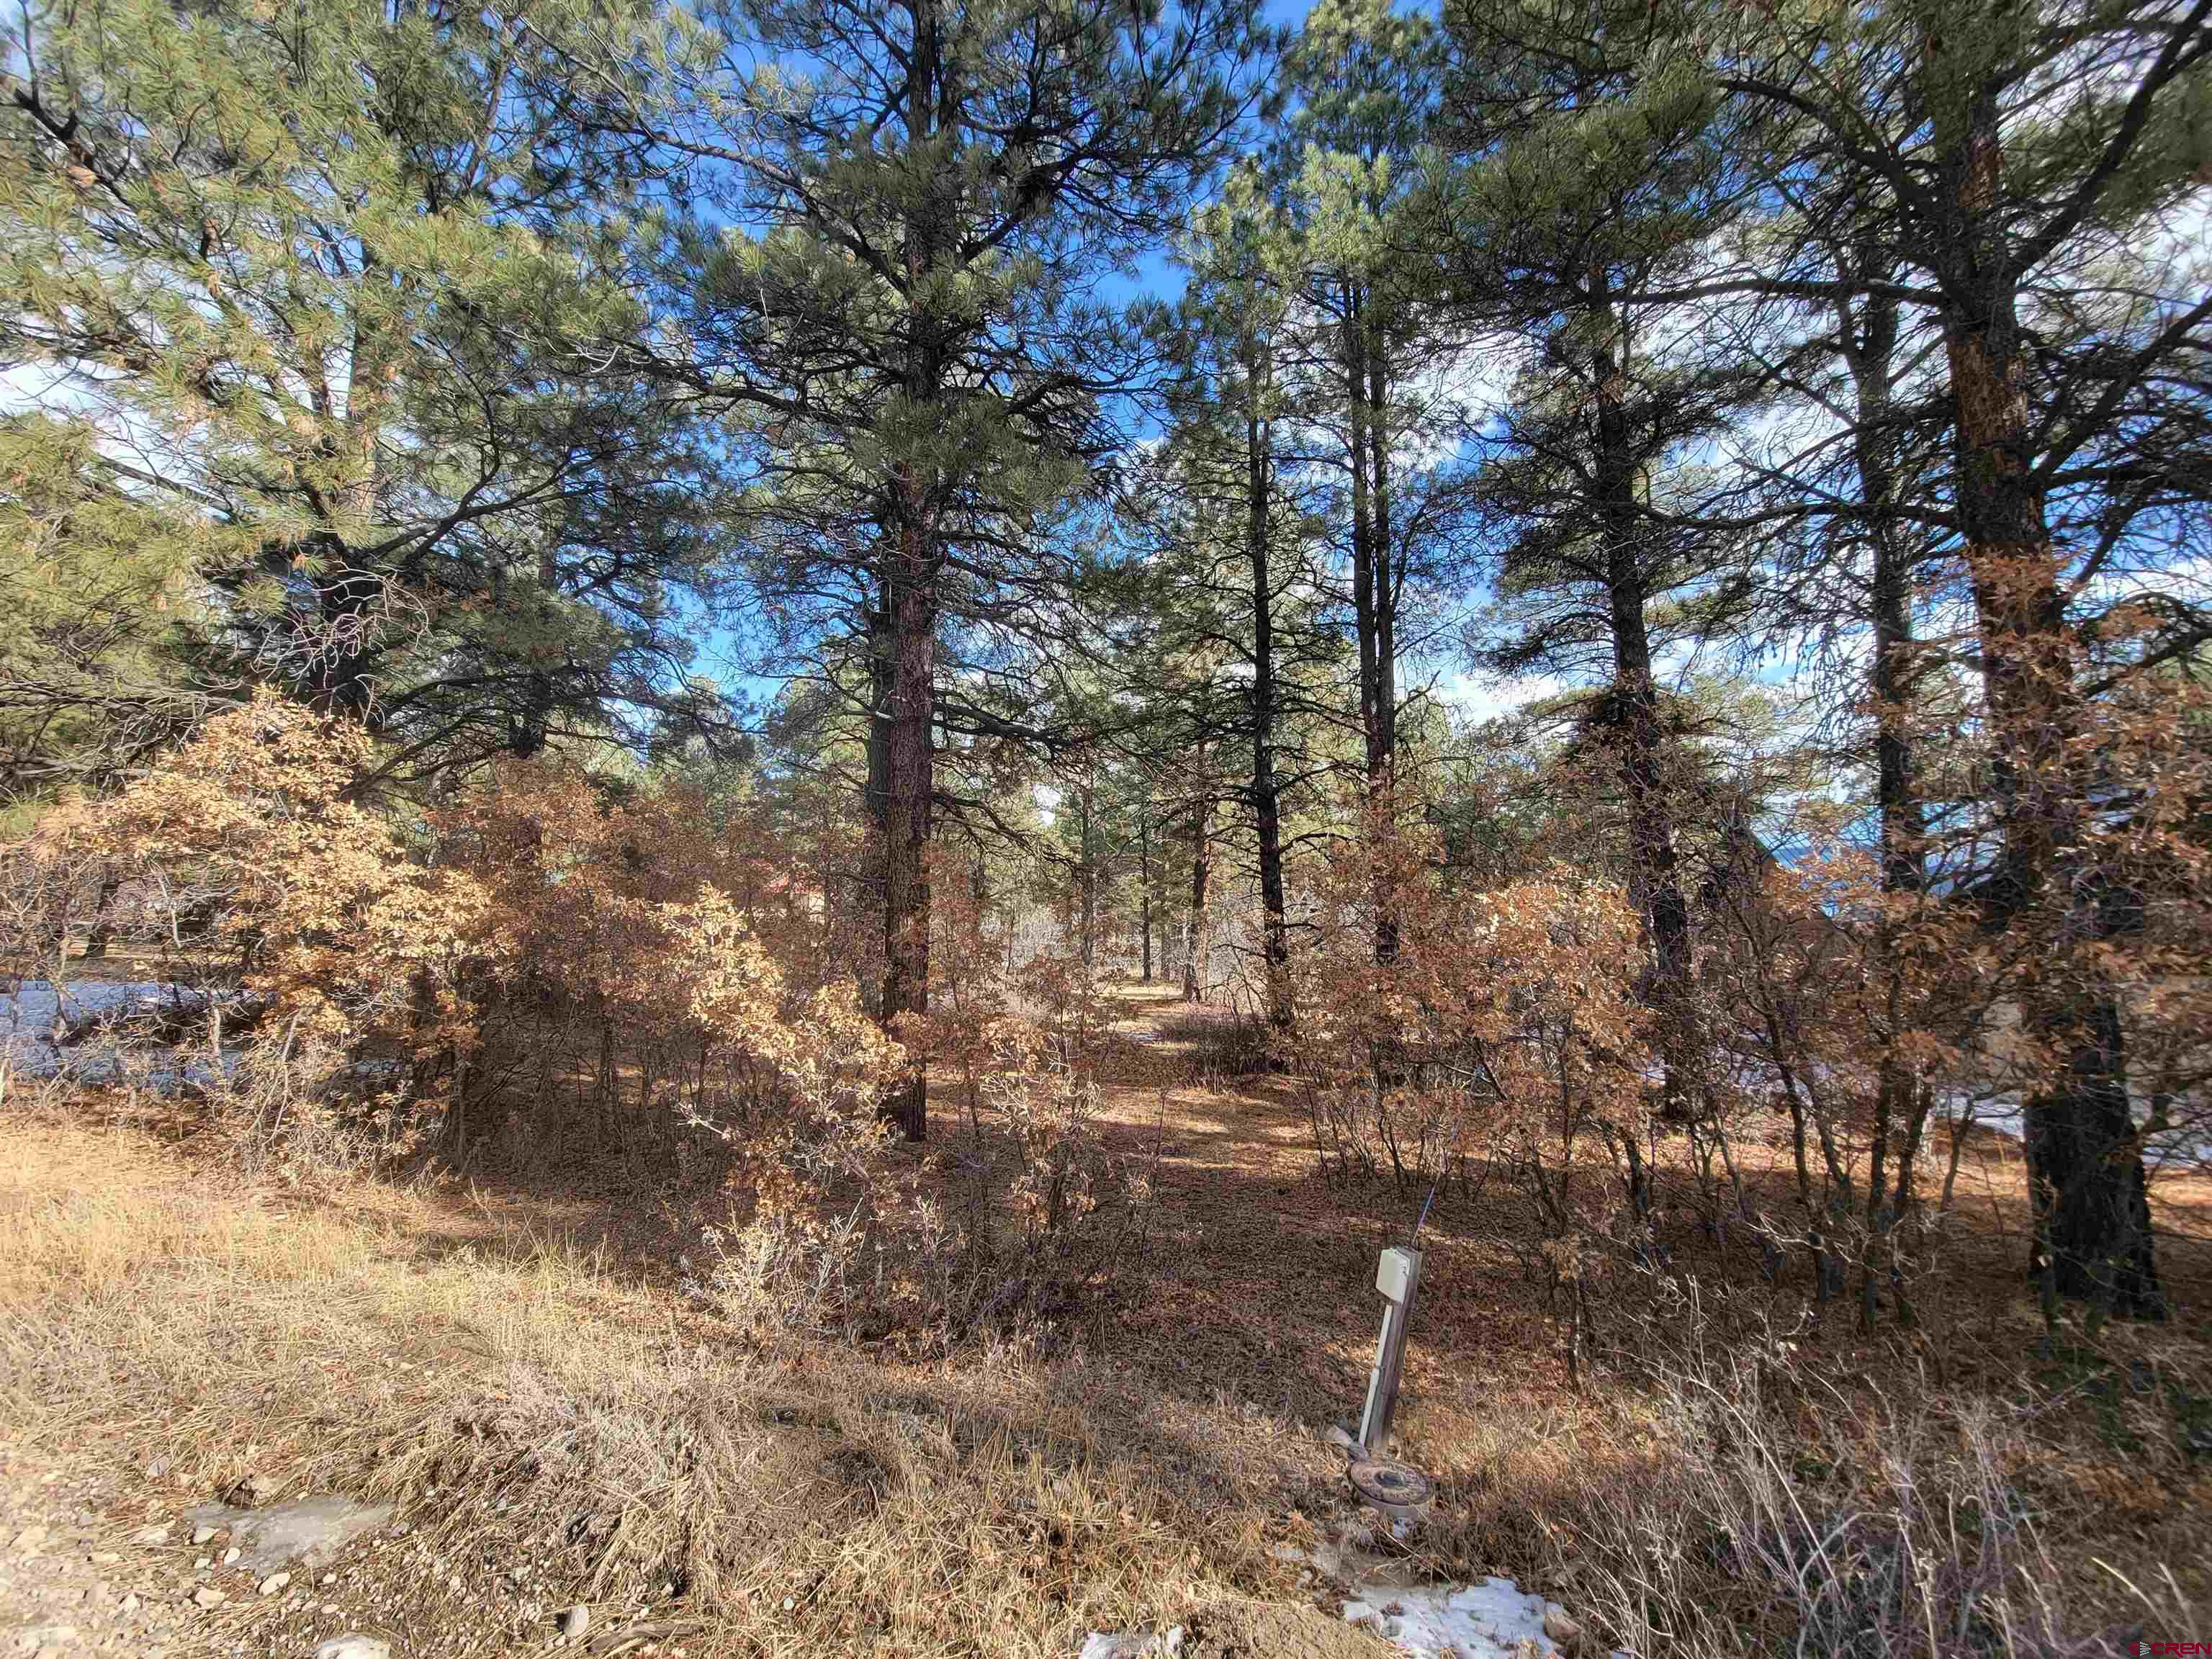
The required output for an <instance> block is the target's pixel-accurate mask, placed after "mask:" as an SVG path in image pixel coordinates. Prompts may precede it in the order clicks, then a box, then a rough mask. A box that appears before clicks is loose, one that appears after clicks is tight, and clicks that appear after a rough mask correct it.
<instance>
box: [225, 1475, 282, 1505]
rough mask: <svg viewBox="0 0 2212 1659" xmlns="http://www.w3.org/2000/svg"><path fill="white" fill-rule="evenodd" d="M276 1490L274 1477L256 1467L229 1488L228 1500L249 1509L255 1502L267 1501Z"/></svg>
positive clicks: (273, 1495) (262, 1502)
mask: <svg viewBox="0 0 2212 1659" xmlns="http://www.w3.org/2000/svg"><path fill="white" fill-rule="evenodd" d="M276 1492H277V1481H276V1476H275V1475H273V1474H263V1473H262V1472H261V1471H260V1470H259V1469H256V1470H254V1471H253V1473H252V1474H249V1475H247V1476H246V1478H245V1479H244V1480H240V1482H239V1483H238V1484H237V1485H236V1486H233V1487H232V1488H231V1489H230V1501H231V1502H232V1503H234V1504H237V1505H238V1506H239V1507H240V1509H246V1510H250V1509H252V1508H253V1507H254V1506H255V1505H256V1504H265V1503H267V1502H268V1501H269V1500H270V1498H274V1497H275V1496H276Z"/></svg>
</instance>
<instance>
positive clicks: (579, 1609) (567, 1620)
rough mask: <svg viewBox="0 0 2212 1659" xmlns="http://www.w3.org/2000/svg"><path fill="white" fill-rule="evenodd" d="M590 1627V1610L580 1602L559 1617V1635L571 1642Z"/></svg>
mask: <svg viewBox="0 0 2212 1659" xmlns="http://www.w3.org/2000/svg"><path fill="white" fill-rule="evenodd" d="M591 1627H592V1610H591V1609H590V1608H589V1607H586V1606H584V1605H583V1603H582V1602H578V1603H577V1604H576V1605H575V1606H574V1607H570V1608H569V1609H568V1611H567V1612H566V1613H562V1615H561V1634H562V1635H563V1636H565V1637H567V1638H568V1639H569V1640H570V1641H572V1642H573V1641H574V1640H575V1639H576V1638H578V1637H579V1636H581V1635H582V1634H583V1633H584V1632H586V1631H587V1630H589V1629H591Z"/></svg>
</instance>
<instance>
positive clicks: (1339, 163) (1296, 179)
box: [1274, 0, 1459, 961]
mask: <svg viewBox="0 0 2212 1659" xmlns="http://www.w3.org/2000/svg"><path fill="white" fill-rule="evenodd" d="M1442 65H1443V55H1442V41H1441V38H1440V33H1439V31H1438V29H1437V25H1436V22H1435V21H1434V20H1433V19H1431V18H1430V17H1427V16H1425V15H1422V14H1420V13H1418V12H1415V13H1401V12H1398V11H1395V10H1393V9H1392V8H1391V7H1390V6H1389V5H1388V4H1387V3H1383V0H1323V3H1322V4H1320V5H1317V6H1316V7H1315V9H1313V10H1312V11H1311V12H1310V13H1309V14H1308V15H1307V16H1306V19H1305V21H1304V25H1303V26H1302V27H1301V28H1300V30H1299V33H1298V37H1297V40H1296V41H1295V42H1294V43H1293V44H1292V46H1291V49H1290V51H1289V52H1287V53H1286V54H1285V62H1284V67H1285V72H1286V75H1287V76H1288V77H1289V79H1290V81H1291V84H1292V86H1293V87H1294V88H1296V99H1295V102H1294V106H1293V107H1292V109H1291V112H1290V114H1289V116H1288V118H1287V120H1286V124H1285V132H1284V134H1283V137H1282V138H1281V140H1280V141H1279V149H1280V154H1279V156H1278V158H1277V159H1276V161H1275V163H1274V166H1275V171H1276V173H1277V175H1278V178H1279V185H1278V189H1279V195H1280V197H1281V199H1282V201H1283V204H1284V211H1285V219H1286V221H1287V223H1288V226H1289V228H1290V229H1291V240H1290V242H1289V245H1288V246H1285V248H1284V249H1283V251H1282V252H1281V253H1280V254H1279V256H1278V257H1279V258H1281V259H1282V260H1284V261H1285V262H1289V263H1293V264H1295V265H1296V267H1297V276H1298V278H1299V283H1298V287H1299V293H1300V298H1301V301H1302V307H1301V309H1302V312H1303V313H1304V319H1305V320H1306V321H1307V322H1308V323H1309V325H1310V331H1311V332H1313V333H1314V334H1315V335H1316V338H1314V339H1313V340H1312V341H1310V343H1309V344H1308V345H1307V347H1306V350H1307V351H1308V353H1309V354H1310V357H1311V359H1312V361H1311V362H1310V365H1309V366H1308V368H1307V373H1308V374H1309V375H1310V377H1311V380H1312V382H1313V384H1312V386H1311V389H1310V396H1309V403H1310V409H1309V411H1308V413H1309V417H1310V418H1311V419H1312V420H1314V421H1315V422H1316V424H1317V425H1318V426H1319V427H1320V428H1322V429H1323V430H1325V431H1327V432H1328V433H1329V434H1330V435H1331V436H1332V438H1333V440H1334V443H1335V445H1336V446H1337V447H1339V448H1340V456H1341V469H1342V472H1343V476H1344V477H1345V479H1346V488H1345V489H1344V490H1343V494H1342V497H1341V501H1342V510H1341V512H1340V514H1339V515H1338V516H1339V520H1340V525H1341V534H1342V541H1343V544H1344V549H1345V554H1346V567H1347V576H1348V580H1347V581H1346V587H1347V588H1348V590H1349V592H1348V599H1349V601H1350V610H1351V614H1352V635H1353V637H1354V639H1355V641H1357V644H1358V663H1359V683H1358V698H1359V728H1360V736H1361V740H1362V744H1363V746H1364V761H1365V767H1366V783H1367V797H1368V799H1369V801H1370V811H1375V812H1379V813H1385V814H1387V813H1389V812H1391V811H1392V810H1393V809H1392V807H1391V805H1390V802H1391V800H1392V797H1393V793H1394V790H1395V775H1396V763H1397V750H1398V721H1399V714H1400V709H1401V704H1402V702H1403V696H1402V689H1401V671H1400V665H1399V659H1400V653H1401V648H1402V647H1403V646H1404V644H1405V642H1404V641H1401V636H1400V628H1399V622H1400V617H1401V611H1403V609H1404V607H1405V605H1406V604H1407V599H1408V597H1409V585H1410V584H1411V582H1412V581H1413V579H1414V578H1415V577H1416V575H1417V574H1423V575H1428V576H1430V577H1431V579H1433V575H1434V566H1435V565H1436V563H1437V559H1436V557H1435V550H1436V545H1437V543H1438V542H1439V541H1440V540H1442V539H1443V538H1445V537H1446V536H1448V534H1449V530H1450V528H1451V527H1452V526H1451V523H1450V520H1451V519H1452V516H1453V515H1452V511H1451V509H1452V507H1453V505H1454V504H1455V501H1456V499H1457V497H1456V493H1455V489H1453V482H1454V481H1453V477H1452V469H1450V468H1449V466H1440V465H1436V464H1433V463H1425V464H1423V465H1400V464H1399V462H1400V459H1401V454H1402V452H1403V451H1404V449H1406V448H1407V447H1416V448H1431V449H1434V450H1438V451H1447V452H1448V451H1449V447H1450V444H1449V438H1448V436H1447V434H1448V433H1449V432H1450V431H1451V429H1452V428H1455V426H1456V424H1457V418H1458V416H1459V411H1458V410H1456V409H1455V408H1453V407H1451V406H1450V389H1449V368H1451V367H1452V366H1453V364H1452V360H1453V358H1454V356H1455V347H1456V344H1457V342H1456V341H1455V339H1454V338H1453V337H1452V331H1451V322H1452V318H1453V313H1451V311H1450V310H1449V307H1443V306H1440V305H1438V304H1437V302H1436V300H1435V296H1434V295H1433V294H1432V292H1431V291H1430V289H1429V287H1428V285H1427V284H1426V283H1424V282H1423V281H1422V271H1421V262H1420V260H1419V257H1418V254H1417V252H1415V250H1414V248H1413V246H1412V245H1413V240H1414V238H1415V236H1416V234H1417V229H1416V226H1415V224H1414V222H1413V221H1414V216H1413V215H1412V214H1411V213H1409V212H1408V211H1407V202H1408V200H1409V198H1410V197H1412V195H1413V192H1414V191H1415V190H1416V188H1417V186H1418V185H1419V181H1420V179H1421V159H1422V155H1423V153H1424V152H1423V148H1422V147H1423V141H1424V140H1425V137H1427V135H1428V128H1429V125H1430V124H1431V119H1432V118H1433V116H1434V113H1435V106H1436V102H1437V94H1438V91H1439V89H1440V87H1441V82H1442V76H1441V74H1440V70H1441V69H1442ZM1384 864H1385V865H1387V860H1386V861H1384ZM1379 867H1383V866H1378V868H1379ZM1396 927H1397V922H1396V919H1395V902H1393V900H1392V899H1391V898H1390V896H1389V895H1388V894H1385V893H1378V894H1377V895H1376V903H1375V950H1376V957H1377V959H1378V960H1380V961H1388V960H1389V957H1390V956H1391V955H1392V954H1393V952H1394V951H1395V942H1394V940H1395V932H1396Z"/></svg>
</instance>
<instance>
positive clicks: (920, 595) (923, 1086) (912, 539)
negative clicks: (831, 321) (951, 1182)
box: [883, 510, 937, 1140]
mask: <svg viewBox="0 0 2212 1659" xmlns="http://www.w3.org/2000/svg"><path fill="white" fill-rule="evenodd" d="M933 526H934V520H933V517H932V516H930V515H929V514H928V513H927V511H922V510H918V512H917V521H916V522H915V523H914V524H912V525H910V526H902V548H901V551H900V563H901V565H902V570H901V572H900V581H899V584H898V586H896V588H895V589H894V590H893V592H892V598H891V620H892V628H893V640H894V655H893V658H892V663H891V696H890V720H889V721H888V722H887V726H888V728H889V729H888V732H887V741H886V747H887V750H888V753H887V757H886V770H887V777H886V783H887V786H888V787H887V788H886V790H885V825H886V833H885V835H884V998H883V1022H884V1025H885V1026H886V1027H887V1028H890V1027H894V1026H895V1025H896V1022H897V1020H898V1018H899V1016H900V1015H902V1014H915V1015H917V1016H920V1015H926V1014H927V1013H928V1012H929V830H930V807H931V797H932V793H933V788H934V785H935V763H936V757H935V755H934V754H933V751H932V747H931V741H932V732H931V728H932V726H933V723H934V722H933V712H934V710H933V699H934V696H935V690H936V671H937V664H936V650H937V605H936V596H935V593H934V592H933V588H934V580H933V578H934V560H933V557H932V556H931V554H932V551H933V547H932V544H933V535H932V534H931V532H932V530H933ZM883 1113H884V1116H886V1117H888V1118H890V1119H891V1120H892V1121H894V1122H896V1124H897V1125H898V1127H899V1129H900V1132H901V1133H903V1134H904V1135H905V1136H906V1138H907V1139H909V1140H920V1139H923V1138H924V1137H925V1136H926V1135H927V1133H928V1122H929V1079H928V1075H927V1071H926V1069H925V1068H924V1067H923V1066H921V1064H920V1063H917V1064H916V1065H915V1067H914V1069H913V1071H912V1072H911V1073H909V1074H908V1077H907V1079H905V1080H904V1081H903V1082H902V1083H901V1084H900V1085H898V1086H897V1087H896V1089H894V1090H893V1091H891V1093H890V1096H889V1097H886V1099H885V1100H884V1104H883Z"/></svg>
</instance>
